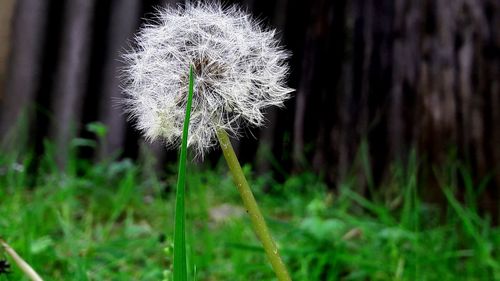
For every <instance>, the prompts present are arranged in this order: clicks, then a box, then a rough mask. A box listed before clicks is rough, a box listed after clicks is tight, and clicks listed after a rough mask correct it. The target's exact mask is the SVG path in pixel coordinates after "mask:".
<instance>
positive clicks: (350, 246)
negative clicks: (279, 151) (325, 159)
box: [0, 142, 500, 281]
mask: <svg viewBox="0 0 500 281" xmlns="http://www.w3.org/2000/svg"><path fill="white" fill-rule="evenodd" d="M80 144H81V142H80ZM49 147H50V146H48V148H49ZM48 151H50V149H48ZM18 159H21V162H15V161H12V158H9V157H8V156H6V155H5V154H3V156H0V236H1V237H3V238H4V239H5V240H6V241H7V242H8V243H10V244H11V246H12V247H13V248H14V249H15V250H16V251H17V252H18V253H19V254H20V255H21V256H22V257H23V258H24V259H25V260H27V261H28V262H29V263H30V265H32V266H33V267H34V268H35V269H36V270H37V272H38V273H39V274H40V275H41V276H42V277H45V279H46V280H162V279H163V278H164V271H167V273H168V272H169V270H171V266H172V249H171V248H172V241H173V237H172V234H173V229H172V227H173V221H174V216H173V210H174V204H175V198H174V195H173V194H172V193H169V192H165V189H166V188H167V190H173V187H174V186H175V182H176V178H177V176H176V172H175V167H171V168H170V169H167V170H166V175H165V176H164V178H165V180H161V181H160V180H158V178H157V177H156V175H155V174H154V173H151V170H152V169H151V166H150V165H149V164H148V163H149V161H143V162H140V163H133V162H131V161H129V160H123V161H104V162H101V163H97V164H91V163H89V162H87V161H84V160H81V159H77V158H74V159H72V160H71V161H70V163H69V168H68V169H67V171H66V172H64V173H63V172H60V171H59V170H58V169H57V168H56V166H55V164H54V160H53V157H52V156H50V155H49V154H47V155H45V156H44V157H43V159H42V160H41V168H40V169H39V170H38V171H37V172H33V171H30V170H29V169H26V167H29V166H30V163H29V162H30V161H32V159H33V158H31V160H30V158H29V157H27V158H25V159H22V158H18ZM23 161H24V162H23ZM14 163H17V164H14ZM417 169H418V167H417V166H416V165H414V163H413V164H411V165H408V167H407V168H406V169H403V168H402V167H395V169H394V173H393V179H392V180H391V181H390V182H388V183H387V185H386V186H384V187H380V188H378V190H384V191H385V192H384V193H380V194H377V196H374V198H383V199H377V200H376V201H373V200H369V199H366V198H365V197H363V196H360V195H359V194H358V193H356V192H354V190H356V188H357V187H356V181H355V180H354V178H352V179H351V180H346V181H345V183H344V184H343V185H341V186H340V187H339V188H338V190H336V191H328V190H327V188H326V186H325V185H324V184H323V183H322V181H321V180H320V178H318V176H316V175H314V174H311V173H304V174H300V175H289V176H288V179H287V181H286V182H284V183H277V182H274V181H273V180H272V179H271V177H269V176H268V177H255V176H254V175H252V174H251V173H250V171H251V168H250V167H249V166H246V167H245V173H246V174H247V178H248V179H249V181H250V184H251V185H252V187H253V189H254V190H255V191H256V194H255V195H256V197H257V200H258V201H259V202H260V205H261V208H262V209H263V213H264V214H266V215H267V217H266V219H267V221H268V223H269V227H270V228H271V231H272V233H273V234H274V235H275V239H276V241H277V243H278V244H279V245H280V246H281V252H282V256H283V258H284V260H285V263H286V264H287V266H288V268H289V270H290V273H291V275H292V277H293V279H294V280H440V281H441V280H500V264H499V262H498V261H499V255H500V253H499V249H500V228H498V227H493V226H491V224H490V223H489V219H488V217H487V216H486V217H480V216H479V215H478V211H477V206H475V205H474V204H473V203H472V202H469V203H461V202H460V201H458V200H457V198H456V197H455V196H454V190H455V189H456V186H455V185H454V181H455V180H454V179H453V177H448V176H446V175H443V176H442V182H441V185H442V188H443V190H444V191H443V192H444V196H445V198H447V204H445V206H442V207H441V208H439V207H438V206H435V205H432V204H428V203H424V202H422V200H420V198H419V196H418V194H419V192H418V190H419V189H420V188H421V187H420V186H419V182H418V180H417V176H416V174H417ZM450 169H454V168H450ZM226 170H227V169H226V168H225V165H223V163H221V165H220V167H217V168H216V169H212V170H209V169H205V168H203V167H197V166H195V165H193V164H189V167H188V173H187V187H188V189H187V194H186V196H187V198H186V211H187V214H186V215H187V220H188V221H189V224H187V225H186V229H187V241H188V261H189V262H188V264H189V265H190V266H189V268H188V276H195V278H196V280H274V279H273V278H274V273H273V271H272V269H271V268H270V266H269V264H268V262H267V260H266V257H265V255H264V252H263V251H262V249H261V247H260V246H259V245H260V244H259V242H258V240H257V239H256V238H255V235H254V233H253V231H252V229H251V228H250V227H248V225H249V222H248V221H247V220H248V219H247V216H246V215H245V214H244V211H243V209H242V208H241V207H240V206H241V204H240V201H241V199H240V198H239V194H238V193H237V191H236V190H235V188H234V186H233V183H232V180H231V178H230V176H229V174H227V172H226ZM453 172H454V173H455V172H456V174H457V175H459V176H462V177H464V179H465V180H464V182H468V183H471V182H472V181H470V180H469V176H468V174H467V172H466V171H464V170H461V169H458V168H457V169H455V170H453ZM35 174H36V177H34V175H35ZM449 174H453V173H452V172H450V173H449ZM264 185H270V186H271V191H270V192H268V193H262V192H261V191H260V190H262V187H263V186H264ZM30 186H32V187H30ZM33 186H34V187H33ZM477 188H478V187H475V186H473V185H472V184H470V186H468V187H467V190H468V192H469V195H468V197H474V196H477V194H476V192H475V190H476V189H477ZM375 190H377V188H375ZM466 201H467V200H466ZM2 255H3V254H1V253H0V257H1V256H2ZM4 257H5V256H4ZM6 258H7V257H6ZM23 278H24V277H22V275H21V273H20V272H19V270H18V269H17V268H14V269H13V274H11V275H9V276H5V275H2V276H1V277H0V280H2V281H3V280H26V279H23Z"/></svg>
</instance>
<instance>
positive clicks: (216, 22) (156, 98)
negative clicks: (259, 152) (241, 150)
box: [124, 3, 292, 155]
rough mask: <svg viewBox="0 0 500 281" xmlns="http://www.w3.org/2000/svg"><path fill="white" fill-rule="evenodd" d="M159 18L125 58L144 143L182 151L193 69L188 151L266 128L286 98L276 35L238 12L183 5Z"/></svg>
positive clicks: (127, 86) (128, 97)
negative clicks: (271, 111) (224, 135)
mask: <svg viewBox="0 0 500 281" xmlns="http://www.w3.org/2000/svg"><path fill="white" fill-rule="evenodd" d="M157 16H158V20H157V23H155V24H147V25H145V26H144V27H143V28H142V29H141V31H140V32H139V34H138V35H137V36H136V41H135V43H136V47H135V48H134V49H133V50H132V51H130V52H129V53H127V54H126V55H124V57H125V59H126V61H127V67H126V68H125V69H124V77H125V83H124V92H125V100H124V104H125V107H126V111H127V112H128V114H129V117H130V118H131V119H133V120H134V121H135V123H136V127H137V128H138V129H139V130H141V131H142V132H143V133H144V135H145V137H146V138H147V139H149V140H151V141H153V140H157V139H161V140H164V141H165V143H166V144H167V145H168V146H178V145H179V143H180V139H181V137H182V127H183V122H184V115H185V110H186V108H185V107H186V102H187V100H186V99H187V94H188V85H189V67H190V65H192V66H193V67H194V73H195V87H194V94H193V104H192V111H191V120H190V126H189V134H188V135H189V137H188V146H191V147H194V148H195V149H196V150H197V152H198V154H199V155H203V153H204V151H206V150H207V149H208V148H210V147H212V146H214V145H215V144H216V135H215V132H216V129H217V128H222V129H225V130H226V131H227V132H229V133H230V134H232V135H233V136H236V135H238V131H239V129H240V127H241V126H245V125H251V126H261V125H263V122H264V115H263V109H264V108H266V107H269V106H273V105H276V106H282V105H283V102H284V100H286V99H287V98H289V96H290V92H292V89H290V88H288V87H286V85H285V79H286V76H287V74H288V66H287V64H286V60H287V58H288V53H287V52H286V51H285V50H284V49H283V48H282V47H280V46H279V42H278V40H277V38H276V35H275V31H274V30H266V29H263V28H262V27H261V26H260V25H259V24H258V23H257V22H256V21H255V20H253V19H252V18H251V17H250V16H249V15H248V14H246V13H245V12H243V11H242V10H240V9H239V8H237V7H235V6H231V7H226V8H224V7H222V6H221V5H220V4H216V3H209V4H186V5H185V6H184V7H178V8H176V9H168V8H166V9H162V10H160V11H159V12H158V15H157Z"/></svg>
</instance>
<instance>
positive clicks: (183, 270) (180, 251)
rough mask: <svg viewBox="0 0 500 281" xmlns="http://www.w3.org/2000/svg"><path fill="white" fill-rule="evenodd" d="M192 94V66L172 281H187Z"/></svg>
mask: <svg viewBox="0 0 500 281" xmlns="http://www.w3.org/2000/svg"><path fill="white" fill-rule="evenodd" d="M193 92H194V73H193V66H190V68H189V92H188V98H187V103H186V116H185V118H184V127H183V132H182V143H181V153H180V156H179V177H178V180H177V191H176V196H175V227H174V281H187V259H186V212H185V190H186V160H187V140H188V131H189V120H190V118H191V104H192V100H193Z"/></svg>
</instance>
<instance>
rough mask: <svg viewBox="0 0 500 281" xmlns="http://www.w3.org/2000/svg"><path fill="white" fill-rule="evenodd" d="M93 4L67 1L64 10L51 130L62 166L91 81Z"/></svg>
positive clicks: (91, 1) (76, 128) (91, 2)
mask: <svg viewBox="0 0 500 281" xmlns="http://www.w3.org/2000/svg"><path fill="white" fill-rule="evenodd" d="M94 4H95V1H94V0H73V1H68V2H67V3H66V7H65V10H64V15H63V17H64V21H63V24H64V28H63V31H62V42H61V53H60V56H59V59H58V61H57V64H58V66H57V73H56V80H55V82H54V90H53V104H52V111H53V112H54V119H53V120H52V126H51V130H50V136H51V137H52V139H53V140H54V142H55V145H56V147H57V149H58V154H57V157H58V159H57V161H58V164H59V165H60V166H64V165H65V163H66V160H67V159H66V158H67V152H68V149H69V148H70V146H69V145H70V140H71V138H72V137H73V136H74V135H75V134H76V133H77V132H78V131H77V130H78V129H79V128H78V127H79V121H80V117H81V110H82V106H83V100H84V94H85V93H86V89H87V88H86V86H87V82H88V81H87V79H88V66H89V60H90V47H91V44H90V37H91V23H92V16H93V14H94Z"/></svg>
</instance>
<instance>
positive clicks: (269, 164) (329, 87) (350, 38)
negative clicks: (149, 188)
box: [0, 0, 500, 207]
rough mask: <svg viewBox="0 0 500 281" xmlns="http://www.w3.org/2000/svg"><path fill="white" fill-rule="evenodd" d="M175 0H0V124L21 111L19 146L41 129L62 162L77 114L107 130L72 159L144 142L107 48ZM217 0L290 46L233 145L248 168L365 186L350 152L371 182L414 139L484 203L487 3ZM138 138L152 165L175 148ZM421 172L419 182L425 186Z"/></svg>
mask: <svg viewBox="0 0 500 281" xmlns="http://www.w3.org/2000/svg"><path fill="white" fill-rule="evenodd" d="M179 2H183V1H152V0H149V1H140V0H110V1H102V0H100V1H97V0H71V1H69V0H66V1H64V0H17V1H15V0H2V1H1V2H0V20H1V24H0V25H1V27H0V39H1V40H2V41H1V42H0V78H1V79H0V81H1V82H0V83H1V88H0V89H2V90H1V91H0V132H1V134H2V136H4V138H6V137H5V136H7V132H9V131H12V128H13V127H14V128H17V127H20V126H19V125H16V124H18V123H16V120H18V118H19V116H25V117H26V118H25V119H24V120H25V121H26V122H25V126H27V128H28V131H29V134H28V136H29V137H28V138H27V142H28V146H30V147H35V148H36V153H38V154H41V153H43V152H44V145H43V140H44V139H50V140H51V141H53V142H54V144H55V145H56V147H57V151H58V155H59V158H60V159H59V162H60V164H61V166H64V163H65V158H66V157H67V154H66V153H65V152H66V151H67V150H68V146H69V143H70V140H71V139H72V138H73V137H74V136H75V135H79V136H83V137H93V135H92V134H91V133H88V132H87V131H86V130H85V126H84V125H85V124H87V123H89V122H93V121H101V122H103V123H104V124H106V126H107V127H108V137H107V141H106V143H105V145H104V146H103V147H102V148H100V150H99V151H97V152H93V151H91V150H89V151H85V150H84V151H83V152H82V154H83V155H84V156H85V157H88V158H96V159H99V158H103V157H108V156H110V155H113V153H117V152H122V154H121V155H122V156H124V157H132V158H136V157H138V156H140V154H141V153H142V152H141V151H142V150H140V149H139V147H140V146H141V145H140V144H141V143H142V142H143V141H142V140H141V138H140V136H139V134H138V132H136V131H135V130H134V129H132V128H131V127H130V124H127V123H126V120H125V117H124V116H123V114H122V110H121V109H120V108H118V107H116V106H115V104H116V102H115V101H114V100H113V99H116V98H119V97H120V88H119V79H118V78H117V76H118V71H117V69H119V68H120V67H121V66H122V63H121V62H120V60H119V58H120V53H123V52H124V50H126V49H127V48H129V45H130V39H131V38H132V34H133V33H134V32H135V31H137V29H138V27H139V26H140V24H141V23H143V22H144V20H145V19H147V18H151V17H152V14H151V13H152V12H153V11H154V8H153V7H155V6H160V5H175V4H178V3H179ZM225 3H237V4H240V5H241V6H242V7H243V8H245V9H247V10H248V11H249V12H251V13H252V14H253V15H254V16H255V17H258V18H259V19H262V20H263V22H264V23H265V24H266V25H268V26H271V27H274V28H276V29H278V30H279V31H280V35H281V36H282V39H283V44H284V45H285V46H286V48H288V49H289V50H291V51H292V53H293V57H292V58H291V60H290V65H291V69H292V72H291V76H290V80H289V86H290V87H293V88H295V89H296V90H297V91H296V92H295V93H294V97H293V98H292V99H291V100H289V101H288V102H287V103H286V108H285V109H271V110H269V111H268V112H267V118H268V120H269V122H268V125H267V127H266V128H262V129H252V130H248V131H246V132H245V137H243V138H242V139H241V140H240V142H239V143H238V144H237V147H238V151H239V155H240V159H241V161H242V162H247V163H253V164H254V167H255V170H256V171H257V172H259V173H264V172H265V171H272V170H274V171H281V172H284V173H285V174H286V173H289V172H300V171H304V170H312V171H315V172H317V173H319V174H321V175H322V176H324V178H325V181H326V182H328V183H329V184H330V186H332V188H334V187H335V185H336V184H338V183H339V182H340V181H342V179H344V178H345V177H346V176H347V175H349V174H352V173H354V175H356V177H357V179H358V180H359V183H360V186H362V185H363V184H366V180H367V178H368V176H367V175H366V173H363V172H362V171H358V170H356V165H357V164H356V163H357V162H359V159H360V155H363V157H362V158H363V159H365V160H367V161H368V163H370V165H371V167H372V169H373V171H372V172H371V175H370V177H373V180H374V181H375V183H377V184H378V183H381V182H383V181H384V179H386V178H387V177H389V176H390V173H391V165H392V164H393V163H397V162H398V161H400V162H401V163H405V162H406V161H407V159H408V156H409V155H410V152H411V151H413V150H414V151H416V155H417V158H418V160H419V163H421V165H422V166H423V167H424V168H423V172H422V173H423V174H426V173H428V174H432V171H433V167H440V166H442V165H445V163H447V161H449V160H450V158H453V159H458V160H461V161H462V162H463V163H465V165H466V166H467V167H468V168H469V169H470V171H472V174H473V176H474V178H475V179H476V180H479V179H481V178H484V177H485V176H490V177H491V181H490V184H489V185H488V191H487V194H488V196H486V197H485V202H483V203H484V204H486V206H489V207H494V206H495V202H497V201H498V199H499V198H500V191H499V186H500V185H499V184H500V173H498V163H500V111H499V110H498V108H499V105H500V1H498V0H421V1H414V0H393V1H390V0H377V1H376V0H373V1H366V0H339V1H333V0H313V1H298V0H272V1H271V0H248V1H227V2H225ZM23 112H24V114H23ZM26 124H27V125H26ZM16 145H19V146H20V145H22V142H16ZM147 147H149V150H150V151H153V154H154V155H156V156H157V157H158V159H159V160H160V163H165V162H169V161H170V162H171V161H175V160H176V157H177V156H176V152H172V151H170V152H167V151H166V150H165V149H163V148H162V147H161V144H153V145H147ZM360 151H362V152H363V153H360ZM218 157H219V154H218V152H217V153H216V154H212V156H209V157H208V159H207V160H209V161H210V160H211V159H217V158H218ZM426 171H427V172H426ZM276 174H277V175H276V176H277V177H278V178H279V177H280V175H282V174H283V173H276ZM432 178H433V177H432V176H430V177H428V182H429V184H428V188H429V189H432V188H437V187H435V183H433V180H432Z"/></svg>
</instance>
